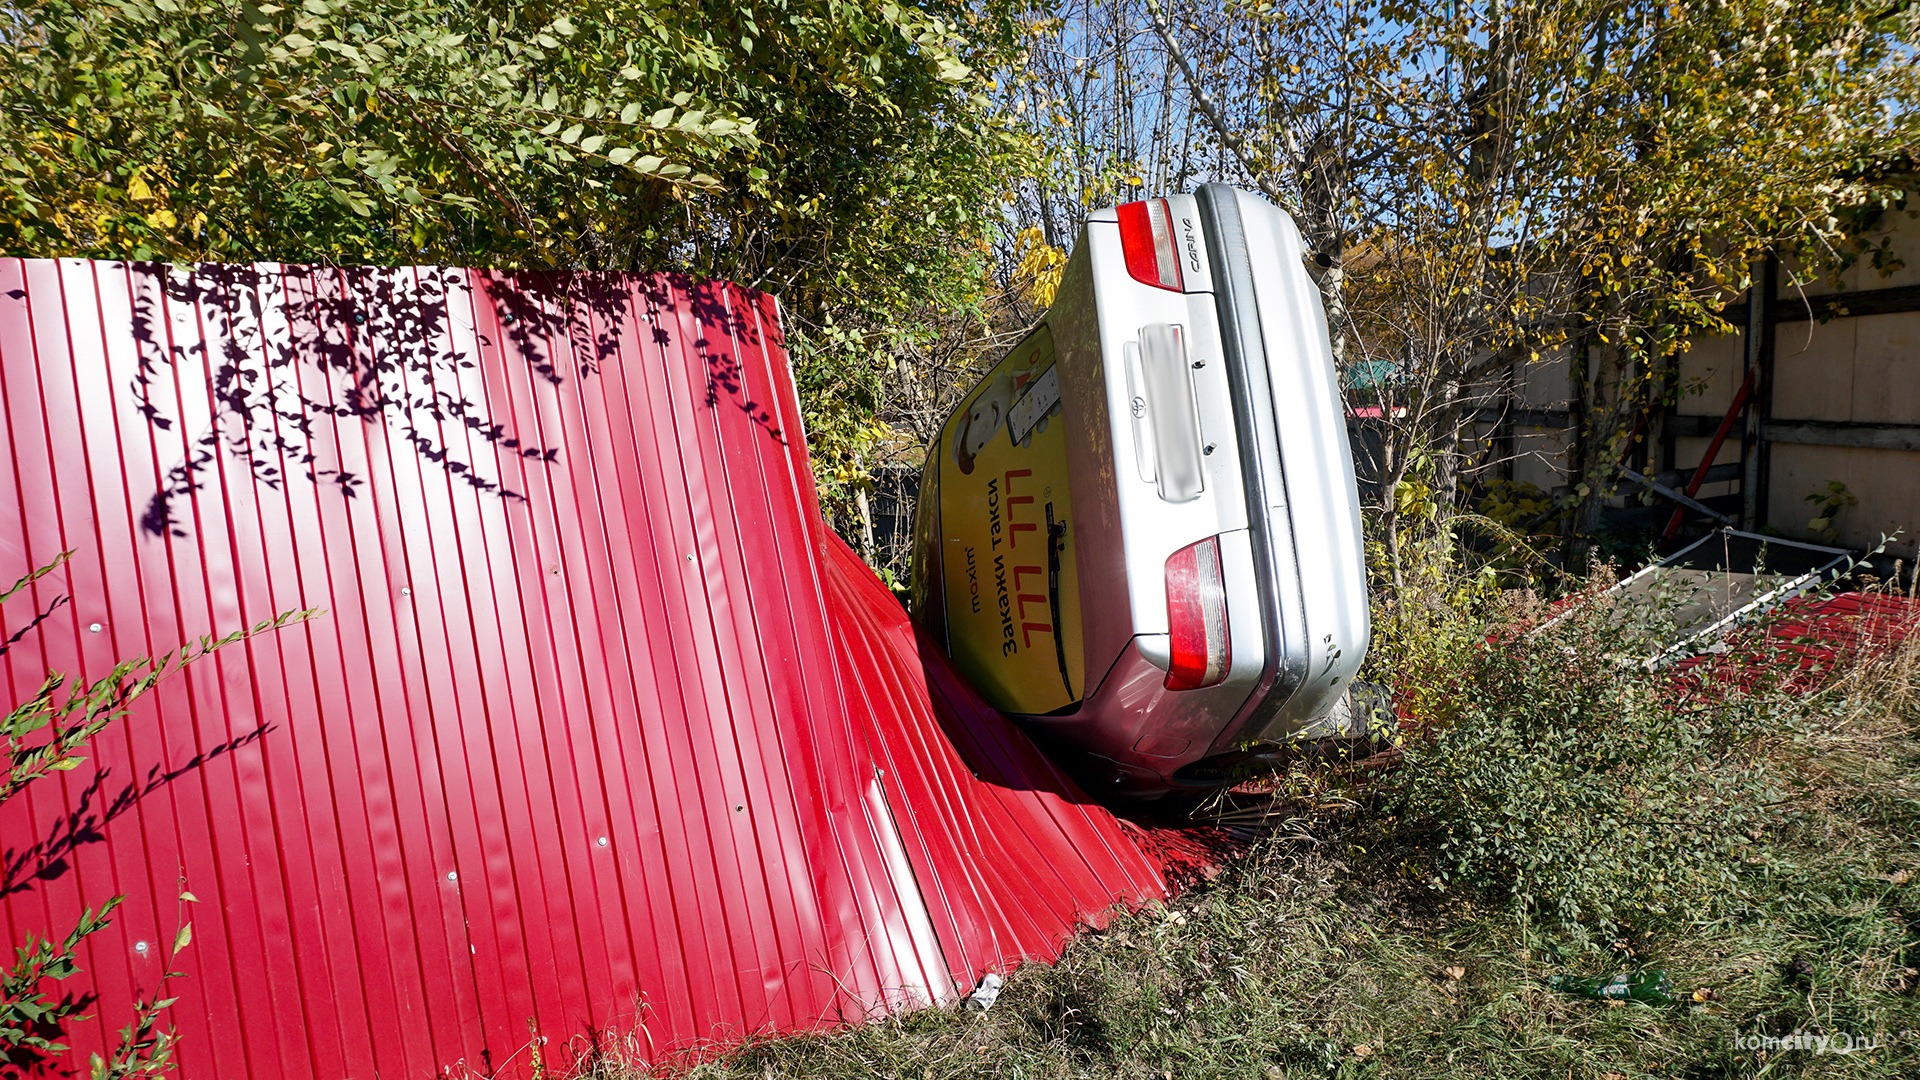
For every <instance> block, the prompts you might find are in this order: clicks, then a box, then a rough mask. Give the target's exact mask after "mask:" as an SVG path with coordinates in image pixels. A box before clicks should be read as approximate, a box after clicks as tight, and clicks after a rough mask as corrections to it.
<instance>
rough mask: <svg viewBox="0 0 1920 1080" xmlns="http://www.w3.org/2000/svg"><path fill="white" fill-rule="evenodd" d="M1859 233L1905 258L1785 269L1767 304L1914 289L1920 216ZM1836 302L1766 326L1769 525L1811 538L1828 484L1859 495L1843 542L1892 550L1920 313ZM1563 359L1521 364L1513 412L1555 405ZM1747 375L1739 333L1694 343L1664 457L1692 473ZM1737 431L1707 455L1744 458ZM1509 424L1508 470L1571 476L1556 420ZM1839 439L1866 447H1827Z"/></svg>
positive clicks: (1912, 490)
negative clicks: (1808, 272) (1888, 263)
mask: <svg viewBox="0 0 1920 1080" xmlns="http://www.w3.org/2000/svg"><path fill="white" fill-rule="evenodd" d="M1865 239H1866V240H1867V241H1868V242H1869V243H1874V244H1877V243H1879V242H1881V241H1882V240H1885V241H1887V242H1888V243H1889V245H1890V248H1891V250H1892V252H1893V253H1894V255H1895V257H1896V258H1897V259H1898V260H1900V261H1902V262H1904V264H1905V265H1903V266H1900V267H1897V268H1894V269H1893V270H1892V271H1891V272H1890V273H1888V274H1885V275H1882V274H1880V273H1879V272H1878V271H1877V270H1876V269H1875V268H1874V267H1873V266H1872V265H1871V260H1870V259H1862V260H1860V261H1859V262H1858V263H1857V264H1856V265H1854V266H1852V267H1849V268H1847V269H1846V270H1844V271H1842V272H1840V273H1838V274H1837V275H1836V274H1823V275H1818V276H1817V277H1816V279H1815V280H1812V281H1809V282H1805V283H1802V284H1800V285H1794V284H1792V283H1791V280H1790V279H1791V277H1792V276H1793V275H1794V273H1795V268H1794V267H1792V266H1787V267H1784V268H1783V273H1782V275H1781V279H1780V283H1779V286H1778V298H1777V300H1776V302H1775V308H1774V310H1775V312H1776V314H1777V315H1781V316H1785V317H1786V318H1789V319H1791V318H1792V315H1793V314H1794V313H1793V311H1792V309H1793V307H1794V306H1795V305H1796V304H1799V305H1806V304H1807V303H1808V302H1809V301H1811V300H1813V299H1814V298H1820V297H1824V298H1828V299H1825V300H1821V301H1819V302H1820V303H1822V304H1823V305H1824V304H1831V303H1833V299H1834V298H1836V297H1839V296H1845V295H1849V294H1861V293H1867V292H1872V291H1877V290H1885V289H1894V288H1907V289H1908V290H1909V292H1911V290H1912V287H1916V286H1920V215H1917V214H1915V213H1909V212H1906V211H1888V212H1887V213H1886V214H1885V215H1884V216H1883V218H1882V220H1881V222H1880V224H1879V225H1878V226H1877V227H1876V230H1875V231H1874V232H1873V233H1871V234H1869V235H1868V236H1867V237H1866V238H1865ZM1844 307H1845V304H1844V301H1842V302H1841V308H1842V310H1841V311H1839V312H1835V313H1834V314H1833V315H1832V317H1830V318H1828V319H1827V320H1826V321H1824V322H1822V321H1818V320H1813V319H1808V318H1805V317H1804V313H1805V311H1804V308H1803V311H1802V312H1801V314H1802V317H1801V318H1798V319H1794V320H1793V321H1781V322H1777V323H1776V324H1775V329H1774V356H1773V384H1772V388H1771V407H1772V423H1771V426H1770V431H1771V432H1772V434H1773V435H1774V436H1775V438H1774V439H1773V441H1772V442H1771V447H1772V449H1771V454H1772V457H1771V469H1772V475H1771V478H1770V482H1769V484H1768V492H1767V505H1766V509H1765V512H1766V518H1767V524H1768V525H1769V526H1770V527H1772V528H1774V529H1778V530H1779V531H1780V532H1782V533H1784V534H1785V535H1787V536H1790V537H1795V538H1799V539H1809V540H1811V539H1814V538H1815V536H1814V533H1813V530H1811V529H1809V528H1808V522H1809V521H1810V520H1811V519H1813V518H1814V517H1815V515H1816V512H1817V511H1816V508H1815V507H1814V505H1813V504H1810V503H1808V502H1807V501H1806V496H1808V495H1810V494H1812V493H1814V492H1815V491H1824V490H1826V487H1827V484H1828V483H1829V482H1830V481H1835V480H1837V481H1840V482H1841V483H1844V484H1845V485H1846V486H1847V490H1848V491H1849V492H1851V493H1852V494H1853V495H1854V496H1855V497H1856V498H1858V499H1859V500H1860V501H1859V504H1858V505H1857V506H1854V507H1851V508H1848V509H1846V510H1844V511H1842V512H1841V514H1840V517H1839V521H1838V528H1839V531H1840V540H1841V542H1842V543H1844V544H1846V545H1847V546H1849V547H1855V548H1870V547H1872V546H1874V545H1875V544H1877V543H1879V541H1880V538H1881V536H1882V535H1883V534H1891V533H1894V532H1898V533H1899V534H1901V535H1902V537H1903V538H1904V539H1903V540H1902V541H1901V542H1900V544H1899V546H1898V553H1900V554H1911V552H1912V551H1913V550H1914V544H1915V541H1916V539H1920V311H1898V312H1890V313H1883V314H1852V313H1846V312H1845V310H1844ZM1568 363H1569V360H1568V358H1567V356H1566V355H1564V354H1561V355H1556V356H1553V357H1549V358H1545V359H1542V360H1541V361H1538V362H1535V363H1532V364H1527V365H1523V366H1522V367H1521V368H1519V369H1518V370H1517V371H1516V373H1515V376H1516V378H1515V388H1514V397H1513V402H1512V405H1511V406H1510V407H1511V408H1512V409H1513V410H1515V412H1516V415H1522V414H1525V415H1530V416H1532V417H1533V418H1534V419H1537V420H1550V419H1551V418H1552V417H1553V416H1556V415H1563V414H1564V412H1565V410H1566V409H1567V407H1568V396H1569V386H1568V378H1569V372H1568ZM1745 372H1746V341H1745V336H1744V334H1741V333H1734V334H1731V335H1726V336H1722V337H1713V338H1705V339H1701V340H1697V341H1695V342H1693V343H1692V344H1691V346H1690V347H1689V348H1688V349H1687V351H1686V352H1685V353H1684V354H1683V355H1682V356H1681V357H1680V361H1679V392H1680V397H1679V401H1678V403H1677V405H1676V407H1675V413H1676V414H1677V415H1676V417H1675V419H1674V421H1673V422H1674V424H1675V430H1677V431H1678V432H1681V433H1682V434H1680V435H1679V436H1678V437H1676V438H1675V439H1674V440H1673V456H1672V460H1671V461H1670V462H1667V463H1666V465H1667V467H1669V468H1674V469H1680V470H1691V469H1692V468H1694V467H1695V466H1697V465H1698V464H1699V463H1700V460H1701V458H1702V456H1703V455H1704V454H1705V452H1706V448H1707V445H1708V443H1709V442H1710V439H1709V438H1708V436H1709V435H1711V433H1712V431H1713V429H1714V428H1715V427H1716V426H1717V425H1718V423H1719V422H1720V420H1721V419H1722V418H1723V417H1724V416H1725V415H1726V412H1727V409H1728V408H1729V407H1730V406H1731V405H1732V403H1733V399H1734V395H1735V393H1736V391H1737V390H1738V389H1739V386H1740V383H1741V381H1742V380H1743V379H1744V378H1745ZM1543 413H1545V414H1549V415H1548V416H1544V417H1543V416H1542V415H1541V414H1543ZM1742 430H1743V426H1742V425H1739V424H1736V426H1735V428H1734V431H1733V434H1732V435H1731V436H1730V437H1729V438H1728V440H1727V442H1726V443H1725V444H1724V445H1723V446H1722V447H1721V450H1720V453H1719V454H1718V456H1717V457H1716V458H1715V461H1716V463H1720V464H1724V463H1729V462H1737V461H1739V459H1740V434H1741V431H1742ZM1513 433H1514V441H1515V452H1516V454H1517V457H1516V460H1515V461H1514V462H1513V466H1512V469H1513V476H1514V478H1515V479H1516V480H1524V481H1527V482H1529V483H1532V484H1534V485H1536V486H1538V487H1540V488H1542V489H1544V490H1548V491H1551V490H1552V489H1553V488H1555V487H1557V486H1560V485H1563V484H1565V483H1567V482H1568V475H1567V467H1568V465H1569V464H1570V462H1569V460H1568V459H1567V458H1566V456H1565V451H1566V450H1567V448H1568V447H1569V445H1570V443H1571V437H1570V434H1569V433H1568V432H1567V431H1566V430H1564V428H1560V427H1555V426H1552V425H1551V424H1548V425H1544V426H1543V425H1541V424H1532V425H1528V424H1515V426H1514V428H1513ZM1848 442H1855V443H1859V442H1866V443H1870V444H1872V445H1835V444H1845V443H1848ZM1899 447H1906V448H1899ZM1739 490H1740V484H1739V482H1738V481H1731V482H1724V483H1717V484H1708V485H1706V486H1704V487H1703V488H1702V489H1701V491H1700V494H1701V496H1702V497H1712V496H1717V495H1729V494H1733V493H1736V492H1738V491H1739Z"/></svg>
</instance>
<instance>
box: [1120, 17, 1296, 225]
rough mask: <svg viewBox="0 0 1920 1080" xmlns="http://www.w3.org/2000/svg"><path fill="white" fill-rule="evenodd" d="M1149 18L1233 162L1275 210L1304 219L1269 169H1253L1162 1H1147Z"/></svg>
mask: <svg viewBox="0 0 1920 1080" xmlns="http://www.w3.org/2000/svg"><path fill="white" fill-rule="evenodd" d="M1147 14H1149V15H1151V16H1152V17H1153V28H1154V30H1155V32H1157V33H1158V34H1159V35H1160V41H1161V43H1162V44H1164V45H1165V46H1166V47H1167V52H1168V53H1169V54H1171V55H1172V57H1173V60H1174V63H1176V64H1179V65H1180V71H1181V73H1182V74H1183V75H1185V76H1186V77H1187V89H1188V91H1190V92H1191V93H1192V95H1193V103H1194V105H1196V106H1198V107H1199V109H1200V111H1201V113H1203V114H1204V115H1205V116H1206V118H1207V120H1208V122H1209V123H1211V124H1212V125H1213V130H1214V132H1215V133H1217V134H1218V135H1219V136H1220V141H1221V142H1223V143H1225V144H1226V145H1227V149H1228V150H1231V151H1232V152H1233V159H1234V160H1235V161H1238V162H1239V163H1240V167H1241V168H1243V169H1245V170H1247V175H1248V176H1250V177H1252V178H1253V182H1254V183H1255V184H1257V185H1259V187H1260V190H1261V192H1262V193H1263V194H1265V195H1266V197H1267V198H1269V199H1271V200H1273V204H1274V205H1275V206H1278V207H1279V208H1280V209H1282V210H1285V211H1286V212H1287V213H1288V214H1289V215H1291V216H1292V217H1294V218H1296V219H1298V218H1300V217H1301V216H1302V215H1301V212H1300V208H1299V207H1298V206H1297V205H1295V204H1294V201H1293V200H1292V199H1289V198H1287V197H1286V196H1285V195H1283V194H1281V192H1280V187H1279V185H1278V184H1275V183H1274V182H1273V178H1272V176H1271V175H1270V174H1269V173H1268V171H1267V170H1266V169H1261V168H1256V167H1255V166H1254V164H1253V161H1252V160H1251V159H1250V158H1249V157H1248V155H1247V142H1246V140H1245V139H1242V138H1241V137H1240V136H1239V134H1238V133H1236V132H1235V131H1233V129H1232V128H1230V127H1228V125H1227V117H1226V114H1225V113H1223V112H1221V111H1220V106H1219V105H1218V104H1217V103H1216V102H1215V101H1214V100H1213V95H1211V94H1209V93H1207V91H1206V88H1205V87H1203V86H1201V85H1200V77H1199V76H1198V75H1196V74H1194V70H1193V63H1192V62H1191V61H1189V60H1188V59H1187V53H1186V50H1184V49H1182V48H1181V47H1180V43H1179V42H1178V41H1176V40H1175V39H1174V36H1173V27H1172V26H1171V25H1170V24H1169V23H1168V22H1167V17H1166V16H1165V15H1163V14H1161V12H1160V3H1159V0H1147Z"/></svg>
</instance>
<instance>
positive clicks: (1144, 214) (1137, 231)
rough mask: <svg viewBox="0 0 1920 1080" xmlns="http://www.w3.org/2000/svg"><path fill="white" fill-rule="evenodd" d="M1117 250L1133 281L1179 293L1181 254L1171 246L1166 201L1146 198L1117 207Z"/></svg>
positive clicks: (1171, 239) (1170, 222)
mask: <svg viewBox="0 0 1920 1080" xmlns="http://www.w3.org/2000/svg"><path fill="white" fill-rule="evenodd" d="M1120 251H1121V252H1122V253H1123V254H1124V255H1126V257H1127V273H1129V274H1132V275H1133V279H1134V280H1135V281H1141V282H1145V283H1146V284H1148V285H1154V286H1157V287H1159V288H1162V289H1172V290H1173V291H1174V292H1179V291H1180V252H1179V250H1178V249H1176V248H1175V247H1174V244H1173V214H1172V212H1171V211H1169V210H1168V209H1167V200H1165V199H1148V200H1147V201H1146V202H1135V203H1127V204H1126V205H1125V206H1122V207H1120Z"/></svg>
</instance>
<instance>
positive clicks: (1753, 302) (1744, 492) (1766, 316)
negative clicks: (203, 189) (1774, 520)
mask: <svg viewBox="0 0 1920 1080" xmlns="http://www.w3.org/2000/svg"><path fill="white" fill-rule="evenodd" d="M1779 278H1780V259H1779V257H1778V256H1776V255H1773V254H1771V253H1769V254H1768V255H1767V257H1766V258H1765V259H1763V260H1761V261H1759V262H1757V263H1755V264H1754V266H1753V285H1752V286H1751V287H1749V288H1748V289H1747V328H1746V346H1747V348H1746V353H1747V362H1746V373H1747V376H1748V377H1749V378H1751V379H1752V380H1753V392H1752V394H1751V395H1750V396H1749V398H1748V405H1747V423H1746V429H1745V432H1744V434H1743V435H1742V437H1741V440H1740V465H1741V472H1740V476H1741V479H1740V525H1741V527H1742V528H1744V529H1759V528H1762V527H1764V526H1765V525H1766V523H1767V486H1768V482H1769V481H1770V480H1771V479H1772V469H1770V468H1769V467H1768V466H1769V465H1770V464H1771V461H1770V460H1769V459H1770V457H1771V453H1770V449H1771V448H1770V447H1769V446H1768V444H1767V441H1766V431H1765V428H1766V423H1767V421H1768V420H1770V419H1772V418H1773V339H1774V333H1773V307H1774V302H1775V300H1776V299H1777V297H1778V289H1779Z"/></svg>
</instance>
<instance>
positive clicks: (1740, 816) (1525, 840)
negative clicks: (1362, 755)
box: [1400, 578, 1799, 937]
mask: <svg viewBox="0 0 1920 1080" xmlns="http://www.w3.org/2000/svg"><path fill="white" fill-rule="evenodd" d="M1605 583H1606V579H1604V578H1603V579H1602V580H1601V581H1600V582H1599V583H1598V584H1600V585H1604V584H1605ZM1679 599H1680V598H1678V597H1674V598H1669V600H1668V601H1667V602H1666V603H1664V604H1663V603H1655V604H1654V605H1652V607H1651V608H1650V609H1646V610H1628V609H1626V608H1625V606H1624V605H1623V606H1621V607H1615V606H1613V605H1611V604H1609V603H1608V602H1606V600H1605V599H1601V600H1598V601H1592V602H1586V603H1582V604H1578V605H1574V606H1572V607H1570V608H1569V609H1568V610H1567V611H1566V612H1565V613H1564V615H1563V617H1562V618H1561V619H1560V620H1559V621H1557V622H1549V621H1543V619H1542V616H1543V615H1545V614H1546V611H1545V610H1544V609H1543V608H1542V607H1541V606H1540V605H1539V603H1538V602H1537V601H1532V600H1530V599H1529V600H1518V601H1504V602H1497V603H1494V604H1492V605H1491V609H1492V610H1490V611H1488V612H1487V613H1486V614H1483V615H1481V616H1479V617H1478V618H1476V617H1474V616H1473V615H1471V614H1461V615H1456V616H1455V617H1454V619H1453V621H1454V622H1455V623H1456V624H1460V623H1465V624H1469V625H1471V626H1473V627H1474V628H1476V629H1478V630H1479V631H1481V633H1480V635H1479V636H1478V637H1477V638H1475V639H1474V640H1473V642H1472V644H1471V645H1469V646H1465V647H1455V648H1452V649H1450V650H1449V651H1448V655H1446V656H1444V657H1439V658H1433V657H1429V658H1427V659H1428V663H1427V664H1426V665H1424V667H1425V674H1426V678H1425V679H1424V680H1423V685H1422V686H1420V687H1418V688H1416V691H1415V692H1414V693H1413V694H1411V695H1410V696H1411V698H1412V700H1414V701H1415V702H1416V703H1418V704H1421V705H1424V714H1419V715H1416V718H1415V719H1416V725H1415V731H1414V734H1413V736H1412V737H1411V738H1409V740H1408V742H1407V745H1406V751H1405V753H1406V757H1405V768H1404V770H1403V772H1402V775H1401V779H1400V784H1401V792H1402V795H1403V798H1404V815H1403V820H1402V822H1401V825H1402V827H1403V828H1404V829H1405V830H1407V831H1406V832H1404V833H1403V836H1405V837H1409V838H1413V839H1416V840H1419V841H1424V842H1425V843H1426V844H1427V845H1428V857H1429V858H1430V860H1431V871H1432V880H1433V882H1434V883H1435V884H1436V886H1438V887H1442V888H1448V887H1465V888H1469V889H1472V890H1475V891H1476V892H1478V893H1480V894H1481V895H1482V896H1483V898H1487V899H1496V900H1499V901H1502V902H1505V903H1508V904H1511V905H1512V906H1513V907H1514V908H1515V909H1516V911H1517V912H1518V913H1519V914H1521V915H1522V916H1524V917H1526V918H1529V919H1532V920H1538V921H1542V922H1546V923H1550V924H1553V925H1555V926H1557V927H1558V928H1560V929H1563V930H1566V931H1568V932H1571V933H1573V934H1574V935H1575V936H1581V937H1584V936H1586V934H1587V933H1588V932H1590V931H1599V932H1602V933H1607V934H1611V933H1613V932H1614V931H1615V930H1617V928H1618V927H1619V925H1620V924H1621V923H1622V922H1626V921H1631V922H1639V921H1642V920H1643V919H1645V918H1646V917H1648V916H1660V915H1665V914H1670V913H1675V912H1678V911H1681V910H1687V911H1690V912H1693V913H1695V914H1698V913H1700V912H1702V911H1704V910H1707V909H1711V908H1713V907H1714V906H1715V905H1716V904H1718V903H1719V902H1720V901H1722V900H1724V899H1726V898H1728V897H1730V896H1733V895H1735V894H1736V893H1737V891H1738V890H1739V887H1740V867H1741V865H1742V863H1741V860H1742V859H1743V858H1744V852H1745V848H1746V846H1748V845H1751V844H1752V843H1753V842H1754V841H1755V840H1757V839H1758V837H1759V835H1760V832H1761V831H1762V829H1763V828H1764V825H1765V823H1766V821H1767V820H1768V819H1769V817H1770V816H1771V815H1772V813H1773V811H1771V810H1770V805H1771V804H1773V803H1775V802H1777V801H1778V795H1777V791H1778V789H1779V788H1780V787H1781V785H1782V783H1783V780H1784V778H1783V777H1780V776H1779V775H1777V773H1776V770H1775V769H1774V767H1773V766H1772V764H1771V763H1770V762H1769V760H1768V758H1767V757H1766V756H1765V754H1764V753H1762V750H1763V747H1764V740H1765V738H1766V737H1768V736H1777V735H1782V734H1786V733H1789V732H1790V731H1791V730H1793V728H1794V727H1795V725H1796V724H1798V723H1799V719H1798V713H1797V712H1796V711H1794V710H1792V709H1789V708H1782V707H1780V702H1779V697H1780V696H1779V695H1775V694H1771V693H1768V692H1767V691H1766V689H1765V688H1758V687H1752V686H1749V687H1746V688H1744V689H1742V688H1739V687H1732V686H1721V685H1716V686H1714V687H1712V688H1710V689H1707V690H1705V691H1704V692H1697V693H1692V694H1689V693H1686V692H1685V691H1684V689H1683V688H1682V685H1681V684H1679V683H1676V681H1675V679H1674V677H1673V675H1672V674H1671V673H1670V672H1667V671H1661V670H1649V669H1647V668H1646V667H1645V666H1643V665H1642V664H1641V663H1639V660H1640V658H1642V657H1644V656H1645V655H1646V653H1647V652H1648V649H1647V643H1648V642H1649V641H1652V640H1657V639H1658V638H1659V637H1661V636H1662V635H1661V633H1660V631H1661V630H1662V629H1663V626H1662V624H1663V622H1666V621H1669V620H1667V618H1666V614H1665V613H1666V612H1667V611H1670V610H1671V607H1672V605H1673V604H1675V603H1677V602H1678V601H1679ZM1463 636H1464V635H1463V634H1462V633H1461V632H1460V631H1459V630H1458V628H1457V627H1456V631H1455V633H1453V634H1452V635H1444V634H1443V635H1433V637H1432V640H1436V641H1442V642H1445V641H1457V640H1459V639H1460V638H1461V637H1463ZM1438 660H1444V661H1445V663H1444V665H1442V664H1441V663H1438V662H1437V661H1438Z"/></svg>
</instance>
